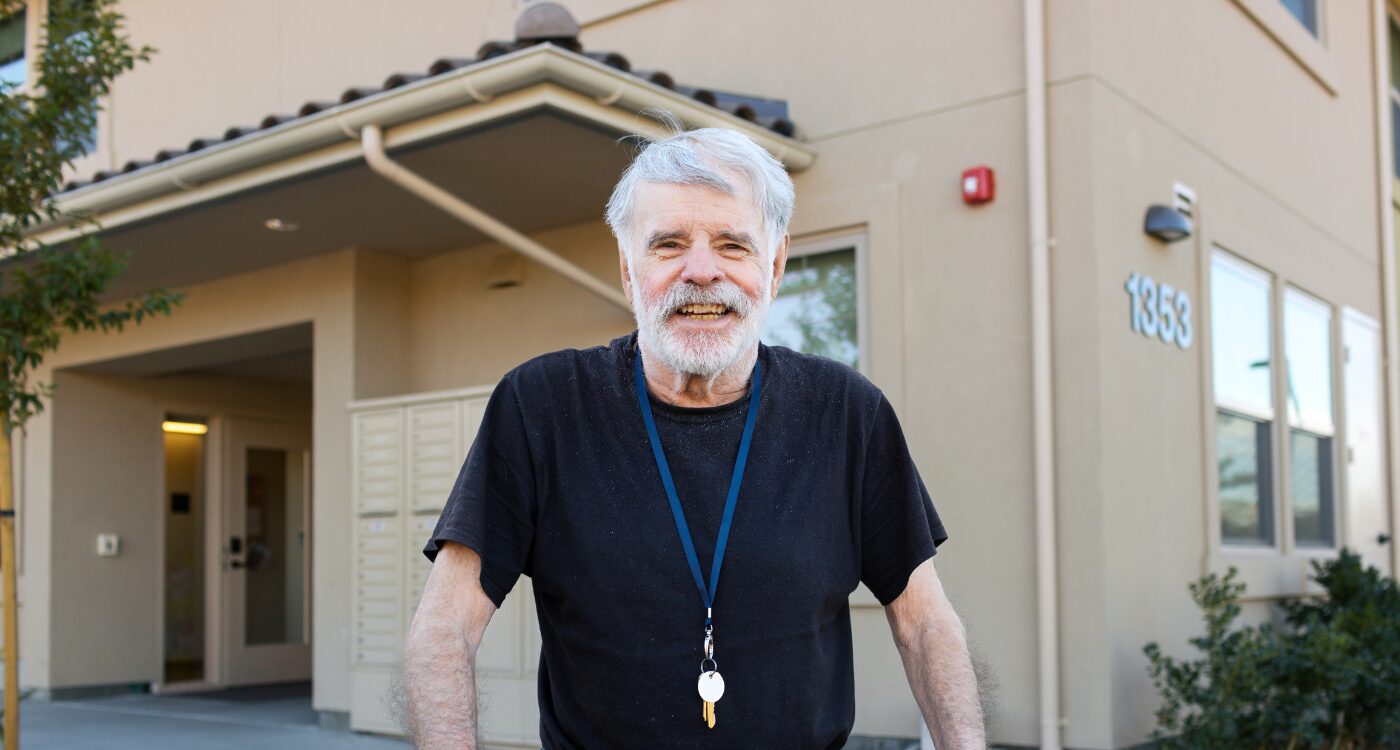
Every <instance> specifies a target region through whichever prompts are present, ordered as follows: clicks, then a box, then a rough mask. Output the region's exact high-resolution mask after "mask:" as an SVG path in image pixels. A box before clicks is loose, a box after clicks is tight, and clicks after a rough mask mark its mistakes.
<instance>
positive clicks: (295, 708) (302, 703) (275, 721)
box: [20, 684, 408, 750]
mask: <svg viewBox="0 0 1400 750" xmlns="http://www.w3.org/2000/svg"><path fill="white" fill-rule="evenodd" d="M20 743H21V746H22V747H24V748H35V749H36V750H42V749H45V748H61V749H62V750H88V749H89V748H92V749H93V750H96V748H112V749H115V750H119V749H120V748H143V749H144V748H180V749H181V750H185V749H186V748H201V750H203V749H205V748H207V749H208V750H224V749H227V750H248V748H251V747H256V748H267V749H268V750H273V749H278V748H288V750H290V749H291V748H297V749H298V750H301V749H303V748H305V749H306V750H321V749H322V748H383V749H385V750H388V749H389V748H393V749H394V750H404V749H405V748H407V747H408V743H406V742H402V741H399V740H394V739H390V738H388V737H376V736H372V735H363V734H353V733H350V732H337V731H331V730H324V729H321V728H320V726H319V725H318V723H317V716H316V712H315V711H313V710H311V687H310V685H306V684H300V685H280V686H275V687H260V688H240V689H235V690H223V691H219V692H216V693H186V694H180V695H149V694H144V693H133V694H130V695H118V696H110V697H103V698H91V699H86V700H55V701H44V700H26V701H24V702H23V703H22V704H20Z"/></svg>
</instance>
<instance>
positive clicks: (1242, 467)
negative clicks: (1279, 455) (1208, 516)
mask: <svg viewBox="0 0 1400 750" xmlns="http://www.w3.org/2000/svg"><path fill="white" fill-rule="evenodd" d="M1269 430H1270V424H1269V423H1268V422H1265V421H1261V420H1258V419H1251V418H1249V417H1245V416H1241V415H1239V414H1232V413H1230V412H1228V411H1224V410H1220V411H1218V412H1216V419H1215V439H1216V444H1217V446H1218V447H1217V455H1218V458H1219V461H1220V532H1221V537H1222V538H1224V539H1225V540H1226V541H1229V542H1245V543H1249V542H1254V543H1259V544H1273V541H1274V537H1273V525H1274V524H1273V518H1272V509H1273V503H1272V502H1271V501H1270V497H1271V496H1272V494H1273V493H1272V491H1271V486H1270V485H1271V484H1272V483H1271V482H1270V477H1271V472H1270V463H1269V444H1270V442H1271V441H1270V439H1269Z"/></svg>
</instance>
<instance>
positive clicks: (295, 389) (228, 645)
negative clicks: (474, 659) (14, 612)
mask: <svg viewBox="0 0 1400 750" xmlns="http://www.w3.org/2000/svg"><path fill="white" fill-rule="evenodd" d="M311 363H312V326H311V325H310V324H305V323H304V324H298V325H293V326H287V327H283V328H277V329H271V330H265V331H257V332H252V333H249V334H245V335H242V336H237V337H229V338H223V339H215V340H211V341H204V342H199V343H196V344H191V345H187V346H182V347H175V348H168V349H163V350H157V351H151V352H145V353H141V354H136V355H131V356H126V357H117V358H112V359H108V360H103V361H98V362H94V363H90V364H86V365H82V366H78V367H72V368H68V369H65V370H62V371H60V372H59V373H57V378H56V382H57V385H58V390H57V397H56V401H55V407H54V412H55V424H54V439H55V443H56V444H57V445H59V446H62V447H63V450H59V451H57V452H56V453H55V455H54V459H53V460H54V464H55V472H56V480H57V484H58V487H57V489H61V490H62V491H61V492H58V493H56V497H55V512H56V514H58V515H59V517H61V518H62V519H64V520H63V521H62V523H60V524H59V526H60V528H62V529H63V531H64V535H65V536H70V537H71V538H74V539H92V540H95V542H94V543H95V545H96V546H95V550H94V554H92V555H89V554H74V555H70V556H66V557H60V558H56V559H55V567H54V586H55V588H56V589H57V590H60V591H62V592H63V593H64V595H63V596H61V597H58V598H57V600H56V602H55V606H56V607H59V608H67V607H68V606H69V604H70V603H71V604H72V605H74V606H77V607H82V606H83V605H84V604H87V606H88V607H89V608H88V609H86V612H87V614H86V616H85V617H80V616H77V615H78V613H77V612H76V611H75V612H74V617H72V618H61V619H60V620H59V621H58V625H57V629H58V631H59V632H58V633H57V636H58V637H59V638H62V639H63V642H65V643H66V642H68V641H69V639H70V638H71V639H72V640H73V641H82V640H83V638H82V637H81V634H80V632H79V631H82V630H84V629H85V628H89V627H96V628H103V629H110V627H111V626H112V625H113V624H120V625H122V626H123V627H122V630H121V632H122V633H123V634H124V635H123V638H122V641H121V645H122V648H121V649H110V648H103V650H102V652H101V654H100V655H99V654H97V653H93V654H82V653H81V652H80V653H79V654H75V655H74V658H73V659H71V660H70V659H68V658H67V656H68V654H67V651H66V650H65V651H64V652H59V653H55V655H54V661H55V666H56V667H57V668H60V669H62V670H64V674H65V675H66V676H68V677H69V679H70V681H71V682H73V683H75V684H78V685H82V684H88V685H104V684H105V685H121V684H128V685H129V684H131V683H132V681H133V676H136V675H150V677H149V678H148V679H149V685H150V688H151V689H152V690H154V691H177V690H210V689H215V688H220V687H227V686H233V685H251V684H268V683H283V682H292V681H307V680H309V679H310V678H311V632H312V631H311V607H310V603H311V597H310V594H311V591H310V586H311V574H310V559H311V549H310V542H311V537H312V535H311V531H312V529H311V527H310V519H311V512H310V511H311V507H312V502H313V498H312V494H311V480H310V478H311V463H310V456H311V447H312V441H311V438H312V435H311V412H312V380H311V376H312V372H311ZM88 551H89V548H88V545H83V546H82V548H81V552H83V553H87V552H88ZM95 601H97V602H102V605H100V606H97V607H92V604H93V603H94V602H95ZM69 631H72V632H69ZM95 640H96V643H98V644H104V643H105V641H104V639H102V638H97V639H95ZM137 684H138V685H139V684H140V683H139V682H138V683H137ZM308 710H309V704H308Z"/></svg>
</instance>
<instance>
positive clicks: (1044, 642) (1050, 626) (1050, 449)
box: [1024, 0, 1062, 750]
mask: <svg viewBox="0 0 1400 750" xmlns="http://www.w3.org/2000/svg"><path fill="white" fill-rule="evenodd" d="M1044 2H1045V0H1024V6H1025V47H1026V193H1027V195H1026V199H1027V200H1026V202H1027V208H1026V222H1027V224H1028V226H1029V230H1030V255H1031V368H1032V375H1031V402H1032V405H1033V406H1032V408H1033V411H1034V417H1033V430H1034V451H1035V552H1036V566H1035V569H1036V622H1037V625H1038V635H1039V638H1038V644H1039V648H1038V652H1039V657H1040V658H1039V672H1040V747H1041V749H1042V750H1060V748H1061V744H1060V727H1061V723H1062V722H1061V719H1060V636H1059V623H1060V611H1059V600H1058V595H1057V586H1058V585H1059V580H1058V579H1059V554H1058V552H1057V550H1056V547H1055V516H1056V512H1055V432H1054V424H1055V423H1054V414H1053V411H1052V406H1053V403H1052V401H1051V399H1052V398H1053V396H1054V391H1053V390H1052V388H1051V380H1050V376H1051V369H1050V364H1051V362H1050V355H1051V351H1050V349H1051V338H1050V315H1051V310H1050V257H1049V256H1050V208H1049V204H1050V202H1049V179H1048V171H1049V159H1048V155H1047V153H1046V147H1045V130H1046V114H1045V6H1044Z"/></svg>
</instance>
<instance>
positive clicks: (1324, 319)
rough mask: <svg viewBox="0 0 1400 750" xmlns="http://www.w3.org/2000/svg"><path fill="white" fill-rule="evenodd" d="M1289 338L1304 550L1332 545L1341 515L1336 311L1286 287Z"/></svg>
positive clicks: (1298, 518) (1299, 539) (1296, 519)
mask: <svg viewBox="0 0 1400 750" xmlns="http://www.w3.org/2000/svg"><path fill="white" fill-rule="evenodd" d="M1283 335H1284V359H1285V361H1286V362H1287V370H1288V395H1287V400H1288V407H1287V411H1288V443H1289V446H1288V451H1289V452H1288V456H1289V479H1290V482H1289V496H1290V499H1291V503H1290V505H1291V506H1292V509H1293V539H1294V542H1295V543H1296V544H1297V545H1298V546H1300V547H1331V546H1332V545H1333V540H1334V532H1333V527H1334V523H1333V518H1334V515H1335V514H1334V512H1333V507H1334V502H1333V500H1334V494H1333V481H1332V475H1333V462H1332V452H1333V451H1332V443H1333V440H1332V438H1333V434H1334V431H1335V428H1334V425H1333V422H1332V311H1331V309H1330V308H1329V307H1328V306H1327V305H1325V304H1323V303H1322V302H1320V301H1318V300H1316V299H1314V298H1312V297H1310V296H1308V295H1306V294H1304V293H1303V292H1300V291H1298V290H1297V289H1293V288H1291V287H1290V288H1288V289H1286V290H1285V292H1284V302H1283Z"/></svg>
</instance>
